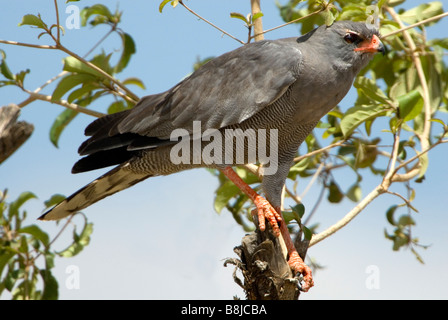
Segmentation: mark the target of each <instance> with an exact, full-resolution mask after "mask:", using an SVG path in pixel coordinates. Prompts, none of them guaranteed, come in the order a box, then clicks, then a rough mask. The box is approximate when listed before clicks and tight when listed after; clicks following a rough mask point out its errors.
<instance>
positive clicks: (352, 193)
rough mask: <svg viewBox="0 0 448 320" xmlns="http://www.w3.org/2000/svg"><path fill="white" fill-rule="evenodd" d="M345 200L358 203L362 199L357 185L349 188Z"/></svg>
mask: <svg viewBox="0 0 448 320" xmlns="http://www.w3.org/2000/svg"><path fill="white" fill-rule="evenodd" d="M346 196H347V198H349V199H350V200H352V201H353V202H358V201H359V200H361V197H362V190H361V187H360V186H359V184H358V183H356V184H354V185H353V186H351V187H350V189H349V190H348V191H347V193H346Z"/></svg>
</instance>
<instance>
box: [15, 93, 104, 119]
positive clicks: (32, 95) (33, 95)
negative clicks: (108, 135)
mask: <svg viewBox="0 0 448 320" xmlns="http://www.w3.org/2000/svg"><path fill="white" fill-rule="evenodd" d="M23 90H24V91H25V92H27V93H28V94H29V95H30V99H34V100H42V101H47V102H50V103H54V104H58V105H61V106H63V107H65V108H68V109H71V110H74V111H78V112H80V113H84V114H88V115H90V116H94V117H97V118H100V117H103V116H105V114H104V113H101V112H98V111H94V110H90V109H86V108H83V107H80V106H78V105H77V104H74V103H69V102H67V101H65V100H52V98H51V96H47V95H44V94H40V93H35V92H32V91H28V90H25V89H23Z"/></svg>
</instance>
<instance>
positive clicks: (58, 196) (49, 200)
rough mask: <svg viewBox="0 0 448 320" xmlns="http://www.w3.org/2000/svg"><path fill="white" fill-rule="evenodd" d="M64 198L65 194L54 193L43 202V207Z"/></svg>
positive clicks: (52, 204)
mask: <svg viewBox="0 0 448 320" xmlns="http://www.w3.org/2000/svg"><path fill="white" fill-rule="evenodd" d="M63 200H65V196H64V195H62V194H54V195H52V196H51V198H50V199H48V200H47V201H45V202H44V204H45V208H50V207H52V206H54V205H57V204H58V203H59V202H61V201H63Z"/></svg>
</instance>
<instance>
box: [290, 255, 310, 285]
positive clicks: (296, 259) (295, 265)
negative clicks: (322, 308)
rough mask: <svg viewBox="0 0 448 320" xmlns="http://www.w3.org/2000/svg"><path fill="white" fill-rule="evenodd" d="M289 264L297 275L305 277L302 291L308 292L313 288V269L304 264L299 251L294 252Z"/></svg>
mask: <svg viewBox="0 0 448 320" xmlns="http://www.w3.org/2000/svg"><path fill="white" fill-rule="evenodd" d="M288 264H289V266H290V267H291V269H292V270H293V271H294V272H295V273H296V274H298V273H300V274H301V275H302V276H303V283H302V286H301V291H303V292H307V291H308V290H309V289H310V288H311V287H313V286H314V280H313V274H312V271H311V268H310V267H308V266H307V265H306V264H305V263H304V262H303V260H302V258H300V256H299V254H298V253H297V251H294V252H292V253H291V254H290V256H289V260H288Z"/></svg>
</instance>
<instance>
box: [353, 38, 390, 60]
mask: <svg viewBox="0 0 448 320" xmlns="http://www.w3.org/2000/svg"><path fill="white" fill-rule="evenodd" d="M355 51H361V52H371V53H376V52H381V53H382V54H383V55H385V54H386V49H385V47H384V45H383V43H382V42H381V41H380V39H379V38H378V36H377V35H375V34H374V35H373V37H372V40H370V42H369V41H367V40H364V41H363V42H361V43H360V44H359V46H358V48H356V49H355Z"/></svg>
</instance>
